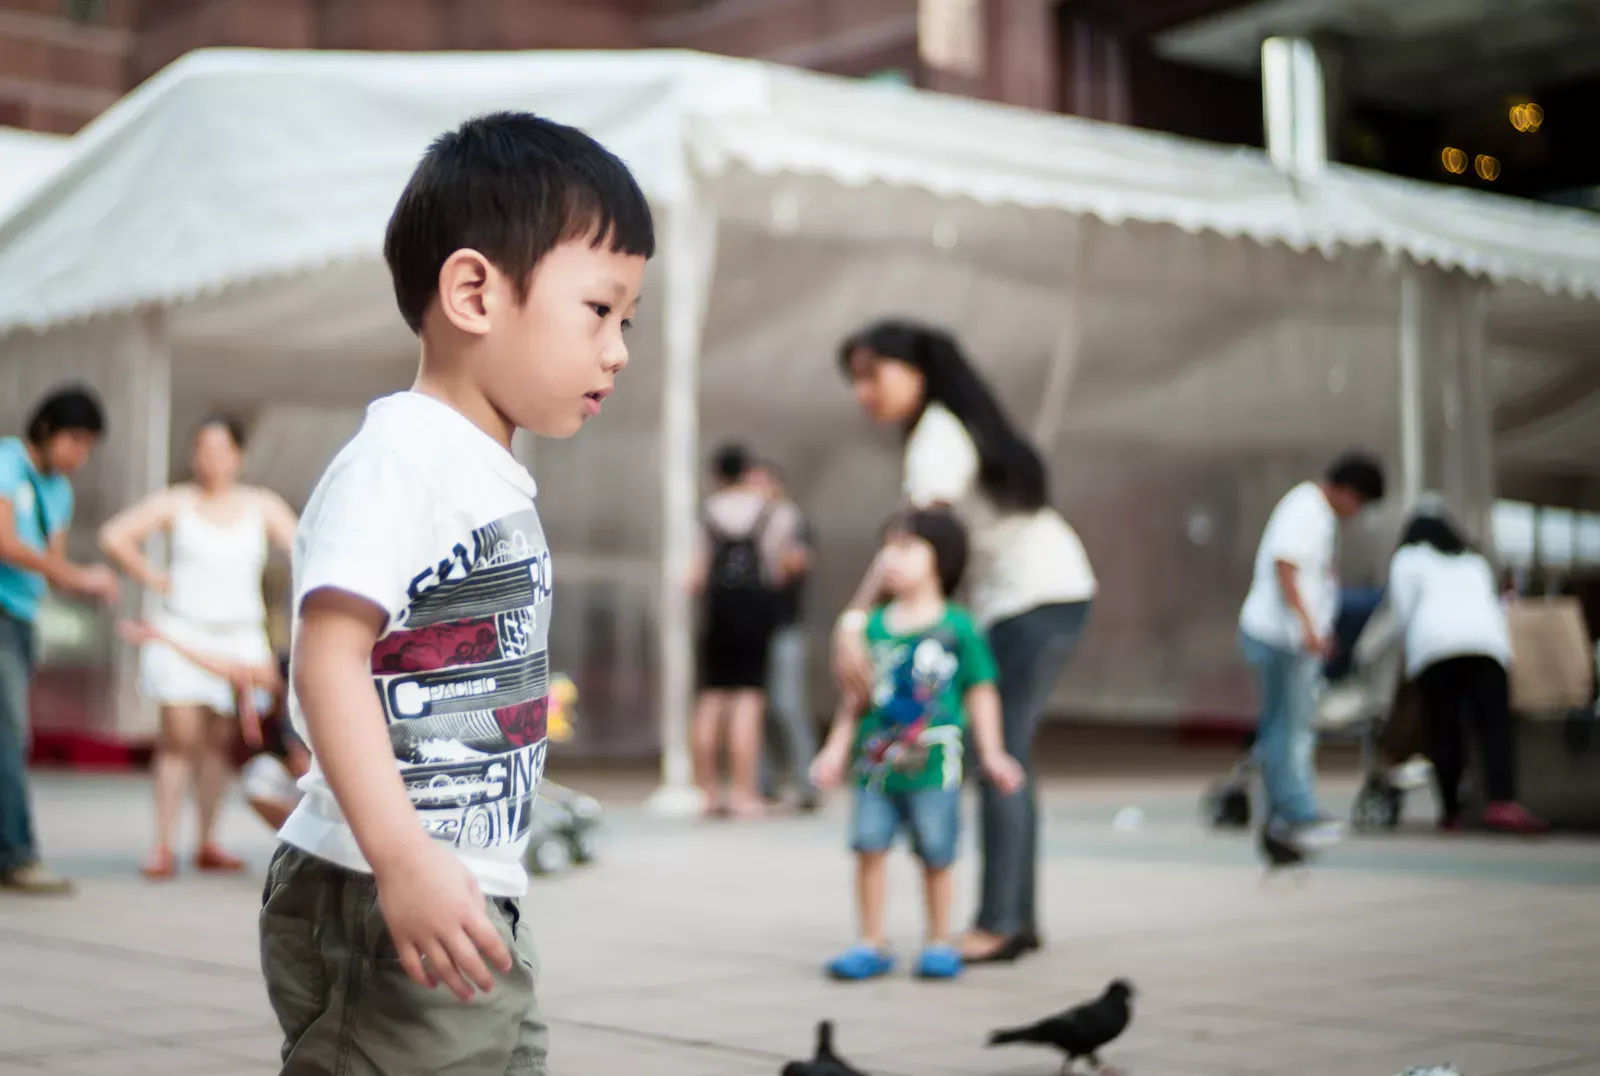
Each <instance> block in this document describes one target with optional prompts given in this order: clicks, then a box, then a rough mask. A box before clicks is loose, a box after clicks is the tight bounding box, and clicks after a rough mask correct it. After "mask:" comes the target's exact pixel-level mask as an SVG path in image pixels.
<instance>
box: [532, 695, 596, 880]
mask: <svg viewBox="0 0 1600 1076" xmlns="http://www.w3.org/2000/svg"><path fill="white" fill-rule="evenodd" d="M577 701H578V689H577V687H576V686H575V685H574V684H573V683H572V681H571V680H570V679H568V678H567V677H566V676H561V675H557V676H556V677H555V678H554V679H553V680H552V681H551V684H550V713H549V730H548V736H549V739H550V742H551V743H552V744H556V743H565V742H566V741H568V740H570V739H572V718H573V707H574V706H575V705H576V703H577ZM600 818H601V809H600V801H599V800H597V799H595V798H594V797H593V796H587V795H584V794H583V793H582V792H579V791H577V790H575V789H571V788H567V787H566V786H564V785H558V784H556V783H555V782H554V781H549V780H546V781H544V782H543V783H541V785H540V787H539V795H538V797H537V798H536V799H535V800H534V803H533V820H532V824H531V826H530V833H529V837H528V852H527V864H528V869H529V871H530V872H532V873H533V874H546V875H548V874H560V873H561V872H562V871H565V870H567V869H568V868H569V867H571V866H572V865H573V864H583V863H589V862H591V861H593V859H594V857H595V843H596V842H595V838H596V831H597V830H598V829H599V827H600Z"/></svg>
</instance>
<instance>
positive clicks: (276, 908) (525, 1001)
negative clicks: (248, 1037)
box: [261, 845, 549, 1076]
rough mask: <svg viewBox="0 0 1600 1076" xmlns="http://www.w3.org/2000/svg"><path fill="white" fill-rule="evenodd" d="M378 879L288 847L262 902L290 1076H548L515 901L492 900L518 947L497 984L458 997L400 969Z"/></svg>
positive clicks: (492, 913)
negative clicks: (427, 985) (424, 984)
mask: <svg viewBox="0 0 1600 1076" xmlns="http://www.w3.org/2000/svg"><path fill="white" fill-rule="evenodd" d="M377 897H378V891H377V886H376V885H375V884H374V883H373V880H372V876H371V875H367V874H360V873H357V872H355V871H349V870H345V869H344V868H343V867H337V866H334V865H333V864H331V863H328V862H325V861H323V860H320V859H317V858H315V857H314V856H310V855H307V854H306V853H304V852H302V851H300V850H299V849H296V848H291V847H289V846H288V845H282V846H280V847H279V848H278V852H277V854H276V855H275V856H273V859H272V866H271V867H270V868H268V871H267V885H266V890H265V892H264V893H263V895H262V906H261V970H262V972H263V973H264V974H265V975H266V980H267V996H268V998H269V999H270V1000H271V1001H272V1008H273V1011H274V1012H275V1013H276V1014H277V1017H278V1023H279V1024H280V1025H281V1026H282V1027H283V1069H282V1072H283V1076H409V1074H411V1073H417V1074H419V1076H420V1074H423V1073H426V1074H427V1076H436V1074H437V1076H506V1074H507V1073H513V1074H515V1076H544V1073H545V1054H546V1049H547V1044H548V1038H549V1036H548V1031H547V1029H546V1027H545V1024H544V1021H543V1020H542V1019H541V1018H540V1016H539V1008H538V1003H537V999H536V997H535V987H536V985H537V983H538V980H539V959H538V956H537V955H536V954H535V952H534V948H533V940H532V938H531V937H530V935H531V933H532V932H531V931H530V930H529V929H528V927H527V925H526V924H523V923H519V922H518V918H519V911H518V906H517V902H516V901H514V900H507V899H503V898H494V899H491V900H489V901H488V904H489V918H490V920H491V921H492V922H493V923H494V924H495V926H496V927H497V928H498V929H499V931H500V936H501V937H502V938H503V939H505V942H506V944H507V945H508V946H509V947H510V948H511V951H512V954H513V955H514V957H515V959H514V961H513V964H512V968H511V970H510V971H509V972H501V971H500V970H499V969H492V970H493V972H494V975H495V987H494V989H493V990H491V991H489V993H487V994H479V995H478V996H477V997H476V998H475V999H474V1000H473V1001H465V1002H464V1001H461V1000H459V999H457V998H456V996H455V995H454V994H452V993H451V992H450V990H449V988H448V987H444V986H439V987H436V988H434V989H431V990H430V989H427V988H425V987H421V986H418V985H417V984H416V983H414V982H412V981H411V979H410V978H409V977H408V976H407V975H406V973H405V969H404V968H402V967H401V966H400V960H399V957H398V956H397V954H396V952H395V947H394V942H393V940H392V939H391V938H390V936H389V929H388V927H387V926H386V925H385V923H384V921H383V914H382V912H380V911H379V909H378V899H377Z"/></svg>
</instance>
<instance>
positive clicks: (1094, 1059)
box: [989, 979, 1133, 1076]
mask: <svg viewBox="0 0 1600 1076" xmlns="http://www.w3.org/2000/svg"><path fill="white" fill-rule="evenodd" d="M1132 998H1133V984H1132V983H1129V982H1128V981H1127V980H1126V979H1113V980H1112V981H1111V985H1110V986H1107V987H1106V992H1105V993H1104V994H1101V995H1100V996H1099V997H1098V998H1096V999H1095V1000H1094V1001H1089V1002H1085V1003H1084V1004H1082V1005H1078V1006H1076V1007H1075V1008H1071V1009H1068V1010H1067V1011H1066V1012H1064V1013H1059V1014H1057V1015H1055V1016H1049V1017H1046V1018H1045V1019H1043V1020H1040V1021H1039V1022H1038V1023H1037V1024H1033V1025H1031V1026H1029V1027H1015V1028H1010V1029H1008V1030H1003V1031H996V1032H994V1033H993V1034H992V1035H990V1036H989V1045H990V1046H1003V1045H1005V1044H1006V1043H1010V1042H1028V1043H1033V1044H1035V1045H1038V1046H1054V1047H1055V1048H1056V1049H1058V1050H1060V1051H1061V1052H1062V1053H1064V1054H1066V1055H1067V1056H1066V1059H1065V1060H1064V1061H1062V1062H1061V1072H1062V1076H1068V1074H1070V1073H1071V1072H1072V1066H1073V1063H1074V1062H1076V1061H1077V1060H1078V1058H1080V1057H1082V1058H1087V1059H1088V1061H1089V1063H1090V1064H1091V1065H1093V1066H1094V1067H1095V1068H1096V1069H1097V1070H1098V1069H1101V1068H1102V1067H1103V1066H1102V1065H1101V1064H1100V1057H1099V1053H1100V1049H1101V1047H1103V1046H1105V1045H1106V1043H1108V1042H1110V1041H1111V1040H1112V1039H1115V1038H1116V1037H1117V1036H1118V1035H1120V1034H1122V1033H1123V1031H1125V1030H1127V1027H1128V1021H1129V1020H1131V1019H1132V1018H1133V1013H1132V1011H1131V1010H1130V1009H1129V1008H1128V1002H1129V1001H1130V1000H1132Z"/></svg>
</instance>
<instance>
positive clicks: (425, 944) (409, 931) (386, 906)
mask: <svg viewBox="0 0 1600 1076" xmlns="http://www.w3.org/2000/svg"><path fill="white" fill-rule="evenodd" d="M377 882H378V907H379V908H380V909H381V910H382V912H383V919H384V922H386V923H387V924H389V934H390V935H391V936H392V937H393V938H394V945H395V949H396V950H398V951H399V954H400V963H401V964H402V965H403V966H404V967H405V969H406V974H407V975H409V976H410V977H411V981H412V982H414V983H416V984H418V985H419V986H425V987H435V986H438V985H439V984H440V983H441V982H442V983H444V985H446V986H448V987H449V988H450V990H451V992H453V993H454V994H455V995H456V997H458V998H460V999H461V1000H462V1001H471V1000H472V997H473V986H476V987H477V988H478V989H479V990H481V991H483V992H484V993H488V992H489V991H490V990H491V989H493V987H494V975H493V974H492V973H491V972H490V971H489V968H488V965H487V964H485V963H484V957H487V958H488V959H489V963H492V964H493V965H494V966H495V967H497V968H499V969H500V970H501V971H510V970H511V952H510V950H508V949H507V948H506V944H505V942H504V941H502V940H501V938H500V935H499V934H498V933H497V932H496V931H495V928H494V924H493V923H491V922H490V921H489V913H488V910H487V908H486V907H485V904H484V900H483V893H482V891H480V890H479V889H478V880H477V879H476V878H474V877H473V876H472V872H471V871H470V870H468V869H467V867H466V865H465V864H463V863H462V862H461V861H460V860H459V859H457V858H456V857H455V855H454V853H452V852H451V851H450V850H449V849H447V848H445V847H443V846H442V845H439V844H436V843H434V841H433V840H432V839H431V838H430V839H428V840H427V842H426V843H425V844H421V845H418V846H416V848H415V850H414V851H412V852H411V853H410V854H409V855H407V856H406V857H405V858H404V859H402V860H400V861H398V862H396V863H395V864H394V865H393V866H392V867H390V868H389V870H388V871H386V872H385V873H381V874H378V875H377Z"/></svg>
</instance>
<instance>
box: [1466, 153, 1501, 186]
mask: <svg viewBox="0 0 1600 1076" xmlns="http://www.w3.org/2000/svg"><path fill="white" fill-rule="evenodd" d="M1472 167H1473V170H1474V171H1476V172H1477V173H1478V178H1479V179H1486V180H1488V181H1489V182H1490V183H1493V182H1494V181H1495V180H1496V179H1498V178H1499V176H1500V162H1499V160H1497V159H1496V158H1494V157H1491V156H1489V155H1488V154H1487V153H1480V154H1478V155H1477V156H1476V157H1474V158H1473V160H1472Z"/></svg>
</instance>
